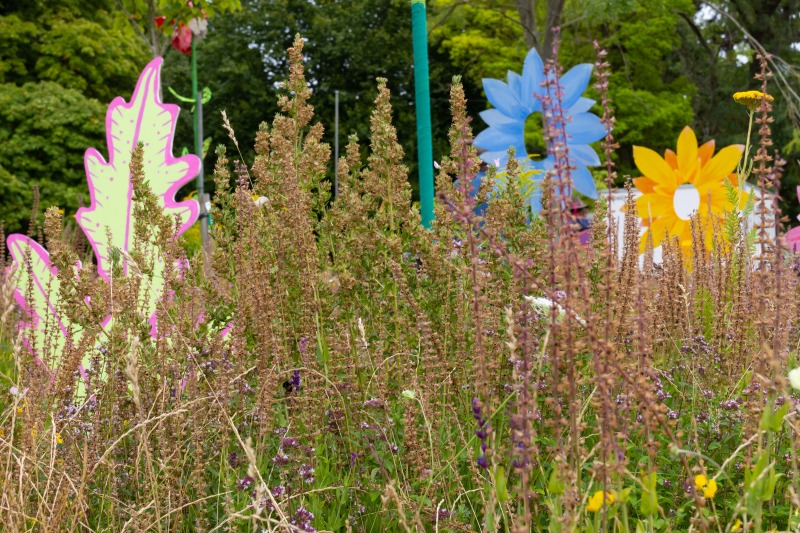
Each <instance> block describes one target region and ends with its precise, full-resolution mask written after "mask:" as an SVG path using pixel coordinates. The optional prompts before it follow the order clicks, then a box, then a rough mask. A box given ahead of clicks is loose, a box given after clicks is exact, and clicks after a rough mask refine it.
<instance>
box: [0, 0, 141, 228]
mask: <svg viewBox="0 0 800 533" xmlns="http://www.w3.org/2000/svg"><path fill="white" fill-rule="evenodd" d="M101 4H102V3H101V2H91V1H90V2H79V1H77V0H73V1H65V2H60V3H59V4H58V5H57V6H55V7H53V6H49V7H45V6H44V5H43V4H42V3H41V2H2V3H0V84H2V85H0V182H2V185H0V193H2V194H0V218H2V219H4V221H5V224H6V229H7V230H10V231H19V230H22V229H24V227H25V226H26V221H27V220H28V219H29V218H30V208H31V201H32V191H33V186H34V185H35V184H38V186H39V189H40V192H41V201H42V205H43V206H45V207H47V206H50V205H58V206H59V207H61V208H63V209H65V210H67V211H70V212H74V210H75V209H77V207H78V204H79V195H83V196H84V198H85V197H86V196H85V195H86V191H85V188H86V185H85V175H84V173H83V152H84V151H85V150H86V148H88V147H90V146H101V145H102V144H103V141H104V137H105V135H104V130H105V127H104V117H105V107H106V105H107V104H108V102H110V101H111V100H112V99H113V98H114V97H116V96H118V95H129V94H130V93H131V90H132V88H133V87H134V85H135V84H136V79H137V76H138V73H139V70H140V68H141V67H142V66H143V65H144V64H145V62H146V60H147V55H146V54H145V53H143V49H142V47H141V46H138V45H136V44H135V43H133V42H132V40H131V37H132V32H131V31H130V29H129V28H127V27H126V25H125V23H124V21H123V20H121V19H120V18H119V17H118V16H117V15H116V14H115V13H114V12H112V11H106V10H104V9H102V5H101Z"/></svg>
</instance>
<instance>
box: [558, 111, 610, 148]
mask: <svg viewBox="0 0 800 533" xmlns="http://www.w3.org/2000/svg"><path fill="white" fill-rule="evenodd" d="M565 129H566V131H567V135H569V136H570V138H569V143H570V144H589V143H593V142H595V141H597V140H600V139H602V138H603V137H604V136H605V134H606V128H605V126H603V124H602V123H601V122H600V119H599V118H598V117H597V115H595V114H593V113H580V114H578V115H575V116H574V117H572V120H571V121H570V122H567V127H566V128H565Z"/></svg>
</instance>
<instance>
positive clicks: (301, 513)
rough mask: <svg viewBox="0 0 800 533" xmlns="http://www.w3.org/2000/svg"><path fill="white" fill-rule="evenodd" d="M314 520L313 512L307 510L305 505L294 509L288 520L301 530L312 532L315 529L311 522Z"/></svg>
mask: <svg viewBox="0 0 800 533" xmlns="http://www.w3.org/2000/svg"><path fill="white" fill-rule="evenodd" d="M313 521H314V513H312V512H311V511H309V510H307V509H306V508H305V507H300V508H299V509H297V511H295V513H294V516H292V519H291V520H290V521H289V522H290V523H291V524H292V525H293V526H296V527H298V528H299V529H301V530H303V531H309V532H313V531H316V529H314V527H313V526H312V525H311V523H312V522H313Z"/></svg>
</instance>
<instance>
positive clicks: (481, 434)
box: [472, 398, 489, 468]
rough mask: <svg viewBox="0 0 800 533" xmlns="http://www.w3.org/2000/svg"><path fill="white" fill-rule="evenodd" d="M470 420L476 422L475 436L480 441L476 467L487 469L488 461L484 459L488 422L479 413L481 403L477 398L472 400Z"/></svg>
mask: <svg viewBox="0 0 800 533" xmlns="http://www.w3.org/2000/svg"><path fill="white" fill-rule="evenodd" d="M472 418H474V419H475V421H476V422H478V429H476V430H475V436H477V437H478V438H479V439H480V440H481V455H480V456H479V457H478V461H477V462H478V466H480V467H481V468H489V461H488V460H487V459H486V437H487V436H488V432H487V429H488V425H489V421H488V420H486V419H485V418H484V417H483V413H482V412H481V401H480V400H479V399H478V398H473V399H472Z"/></svg>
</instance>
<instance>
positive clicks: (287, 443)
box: [281, 437, 297, 448]
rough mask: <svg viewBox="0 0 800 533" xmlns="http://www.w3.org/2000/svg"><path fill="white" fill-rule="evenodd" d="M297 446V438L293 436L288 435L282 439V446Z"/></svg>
mask: <svg viewBox="0 0 800 533" xmlns="http://www.w3.org/2000/svg"><path fill="white" fill-rule="evenodd" d="M296 447H297V439H295V438H292V437H287V438H285V439H283V440H282V441H281V448H296Z"/></svg>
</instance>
